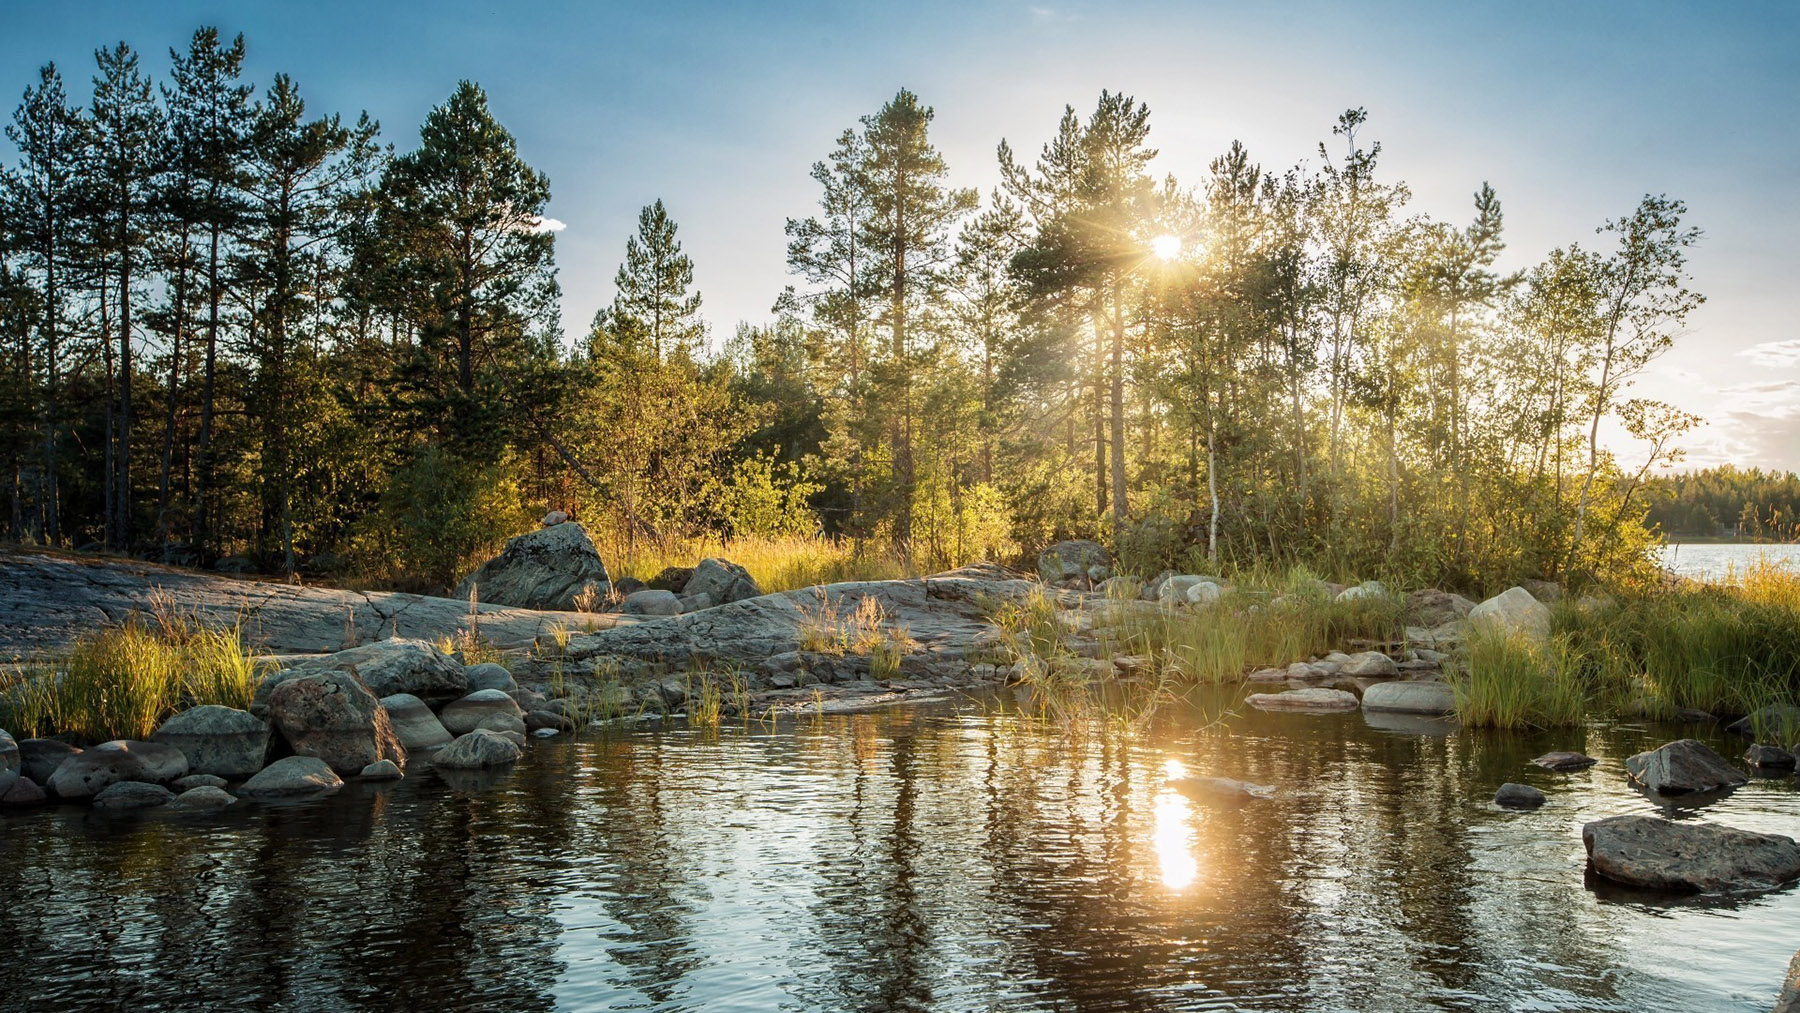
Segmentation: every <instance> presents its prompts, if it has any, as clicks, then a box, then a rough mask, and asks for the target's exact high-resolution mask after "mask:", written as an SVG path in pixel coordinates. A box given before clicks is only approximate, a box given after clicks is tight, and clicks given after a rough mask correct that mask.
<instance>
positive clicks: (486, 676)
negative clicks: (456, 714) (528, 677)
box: [444, 661, 519, 703]
mask: <svg viewBox="0 0 1800 1013" xmlns="http://www.w3.org/2000/svg"><path fill="white" fill-rule="evenodd" d="M464 671H465V672H466V673H467V674H468V677H469V680H468V682H469V688H468V689H466V690H464V691H462V692H461V693H458V694H457V695H456V699H461V698H462V697H465V696H467V695H469V694H470V693H473V692H475V691H476V690H478V689H497V690H499V691H500V692H502V693H516V692H518V690H519V683H518V682H517V680H515V679H514V678H513V674H512V673H511V672H509V671H507V670H506V666H505V665H496V664H494V663H493V662H491V661H485V662H482V663H481V664H479V665H470V666H469V667H468V668H467V669H464ZM444 702H445V703H448V702H449V701H447V700H446V701H444Z"/></svg>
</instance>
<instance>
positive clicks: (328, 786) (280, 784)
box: [238, 756, 344, 798]
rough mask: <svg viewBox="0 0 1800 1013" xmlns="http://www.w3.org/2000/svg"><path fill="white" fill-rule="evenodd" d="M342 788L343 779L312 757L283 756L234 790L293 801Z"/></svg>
mask: <svg viewBox="0 0 1800 1013" xmlns="http://www.w3.org/2000/svg"><path fill="white" fill-rule="evenodd" d="M343 786H344V781H343V778H340V777H338V776H337V774H336V773H335V772H334V771H333V770H332V769H331V768H330V767H329V766H327V765H326V764H325V761H324V760H321V759H319V758H318V757H316V756H287V757H283V758H282V759H279V760H276V761H275V762H274V763H271V764H269V765H268V766H267V767H264V768H263V769H262V770H261V771H259V772H258V773H257V775H256V776H255V777H253V778H251V779H250V780H248V781H245V782H244V786H243V787H241V788H239V789H238V793H239V794H240V795H252V796H258V797H262V798H294V797H297V796H304V795H325V794H329V793H331V792H334V791H337V790H338V789H339V788H342V787H343Z"/></svg>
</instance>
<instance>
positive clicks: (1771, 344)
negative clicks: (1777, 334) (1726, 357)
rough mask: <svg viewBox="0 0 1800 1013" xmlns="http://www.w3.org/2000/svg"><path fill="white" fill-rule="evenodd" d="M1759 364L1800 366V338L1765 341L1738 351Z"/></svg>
mask: <svg viewBox="0 0 1800 1013" xmlns="http://www.w3.org/2000/svg"><path fill="white" fill-rule="evenodd" d="M1738 354H1739V355H1741V356H1743V357H1744V358H1746V359H1749V360H1750V361H1751V362H1754V363H1756V364H1757V365H1758V366H1776V367H1782V366H1800V338H1789V339H1788V340H1786V341H1765V342H1763V343H1762V344H1760V345H1751V346H1750V347H1749V348H1746V349H1744V350H1743V351H1741V352H1739V353H1738Z"/></svg>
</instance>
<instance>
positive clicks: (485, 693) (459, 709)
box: [438, 689, 525, 735]
mask: <svg viewBox="0 0 1800 1013" xmlns="http://www.w3.org/2000/svg"><path fill="white" fill-rule="evenodd" d="M495 717H509V718H513V719H516V720H518V721H521V722H522V721H524V719H525V712H524V711H523V710H521V709H520V708H519V704H518V701H516V700H514V699H513V698H512V697H510V696H508V695H506V694H505V693H502V692H501V691H500V690H497V689H480V690H476V691H475V692H473V693H470V694H469V695H468V696H465V697H463V698H462V699H461V700H458V701H456V702H455V703H453V704H451V705H450V706H448V707H445V708H444V710H443V712H442V713H440V714H439V715H438V719H439V720H441V721H442V722H443V723H444V727H445V728H446V729H448V730H449V732H450V734H451V735H467V734H468V733H469V732H472V731H474V730H475V729H477V728H479V727H481V726H482V723H483V722H485V721H487V720H488V719H490V718H495ZM519 730H520V731H523V730H524V728H523V726H521V727H520V729H519Z"/></svg>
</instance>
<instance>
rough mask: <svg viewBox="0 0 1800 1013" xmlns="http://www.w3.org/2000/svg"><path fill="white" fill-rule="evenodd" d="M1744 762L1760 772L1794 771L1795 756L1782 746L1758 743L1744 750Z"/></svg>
mask: <svg viewBox="0 0 1800 1013" xmlns="http://www.w3.org/2000/svg"><path fill="white" fill-rule="evenodd" d="M1744 762H1745V763H1748V764H1749V765H1750V766H1752V767H1755V768H1757V769H1758V770H1769V771H1780V770H1793V769H1794V754H1793V753H1790V752H1788V751H1787V750H1785V749H1783V748H1781V747H1780V746H1769V745H1763V744H1762V743H1757V744H1755V745H1753V746H1751V747H1750V748H1749V749H1746V750H1744Z"/></svg>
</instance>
